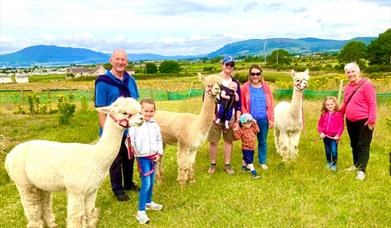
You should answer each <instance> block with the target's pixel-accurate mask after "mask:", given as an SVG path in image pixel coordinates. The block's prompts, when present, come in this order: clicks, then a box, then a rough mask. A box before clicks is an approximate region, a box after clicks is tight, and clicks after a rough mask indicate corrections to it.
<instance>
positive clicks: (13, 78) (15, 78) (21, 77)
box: [0, 65, 106, 84]
mask: <svg viewBox="0 0 391 228" xmlns="http://www.w3.org/2000/svg"><path fill="white" fill-rule="evenodd" d="M105 72H106V69H105V68H104V67H103V65H97V66H95V67H92V68H88V67H68V68H66V67H62V68H58V67H36V68H30V69H29V71H28V72H26V70H20V69H17V70H15V69H14V70H9V71H6V72H4V71H3V72H2V73H0V84H4V83H29V76H32V75H52V74H64V75H66V77H65V78H66V79H68V78H78V77H83V76H98V75H102V74H104V73H105Z"/></svg>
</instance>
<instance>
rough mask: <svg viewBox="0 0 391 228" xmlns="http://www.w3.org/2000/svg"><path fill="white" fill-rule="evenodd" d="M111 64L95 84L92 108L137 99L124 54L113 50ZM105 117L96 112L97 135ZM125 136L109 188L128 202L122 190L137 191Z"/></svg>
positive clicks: (118, 50) (120, 198) (112, 166)
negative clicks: (122, 100)
mask: <svg viewBox="0 0 391 228" xmlns="http://www.w3.org/2000/svg"><path fill="white" fill-rule="evenodd" d="M110 63H111V65H112V68H111V70H107V71H106V73H105V74H104V75H100V76H99V77H98V78H97V79H96V81H95V107H102V106H108V105H111V103H113V102H114V101H115V100H116V99H117V98H118V97H133V98H134V99H137V98H138V97H139V94H138V89H137V85H136V81H135V79H134V78H133V77H132V76H131V75H129V74H128V73H127V72H126V66H127V65H128V55H127V53H126V52H125V51H124V50H121V49H117V50H115V51H114V52H113V54H112V56H111V58H110ZM106 116H107V114H106V113H102V112H98V117H99V125H100V135H102V131H103V130H104V129H103V126H104V125H105V121H106ZM127 134H128V132H127V130H125V133H124V136H123V138H122V142H121V148H120V151H119V152H118V155H117V157H116V158H115V160H114V162H113V164H112V165H111V166H110V181H111V188H112V190H113V192H114V195H115V197H116V198H117V199H118V200H119V201H127V200H129V197H128V196H127V195H126V193H125V190H132V191H138V187H137V186H136V185H135V184H134V183H133V164H134V158H131V159H129V158H128V152H127V148H126V145H125V139H126V136H127ZM122 177H123V183H122Z"/></svg>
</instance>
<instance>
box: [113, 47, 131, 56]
mask: <svg viewBox="0 0 391 228" xmlns="http://www.w3.org/2000/svg"><path fill="white" fill-rule="evenodd" d="M115 53H124V54H125V55H126V56H128V54H127V53H126V51H125V50H124V49H120V48H118V49H115V50H114V51H113V54H111V56H113V55H114V54H115Z"/></svg>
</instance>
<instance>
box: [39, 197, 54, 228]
mask: <svg viewBox="0 0 391 228" xmlns="http://www.w3.org/2000/svg"><path fill="white" fill-rule="evenodd" d="M42 201H43V203H42V216H43V221H44V222H45V223H46V226H47V227H49V228H54V227H57V224H56V218H55V217H54V214H53V210H52V197H51V193H50V192H47V191H44V192H42Z"/></svg>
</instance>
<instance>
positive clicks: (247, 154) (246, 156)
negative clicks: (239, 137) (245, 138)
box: [242, 150, 254, 164]
mask: <svg viewBox="0 0 391 228" xmlns="http://www.w3.org/2000/svg"><path fill="white" fill-rule="evenodd" d="M242 154H243V160H244V161H245V162H246V164H252V163H253V162H254V151H253V150H242Z"/></svg>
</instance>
